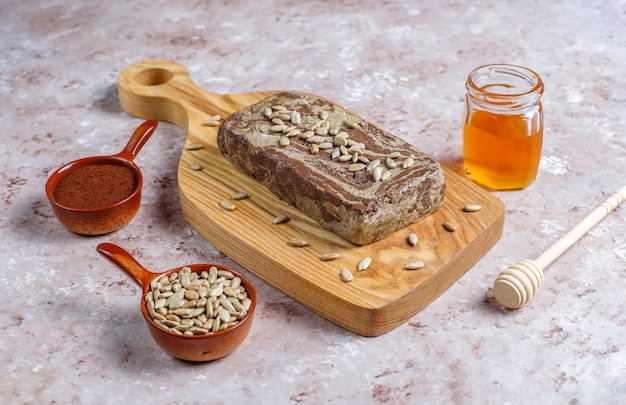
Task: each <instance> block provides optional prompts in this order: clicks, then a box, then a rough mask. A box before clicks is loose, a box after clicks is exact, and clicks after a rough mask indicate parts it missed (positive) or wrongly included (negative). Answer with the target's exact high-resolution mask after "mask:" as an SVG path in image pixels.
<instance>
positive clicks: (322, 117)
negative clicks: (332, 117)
mask: <svg viewBox="0 0 626 405" xmlns="http://www.w3.org/2000/svg"><path fill="white" fill-rule="evenodd" d="M320 118H321V119H323V120H325V119H326V118H328V111H322V112H320Z"/></svg>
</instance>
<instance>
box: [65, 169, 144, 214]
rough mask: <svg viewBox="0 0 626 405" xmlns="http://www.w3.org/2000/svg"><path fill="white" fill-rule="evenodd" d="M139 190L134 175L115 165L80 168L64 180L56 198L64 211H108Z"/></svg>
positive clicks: (128, 170)
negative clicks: (103, 208) (65, 208)
mask: <svg viewBox="0 0 626 405" xmlns="http://www.w3.org/2000/svg"><path fill="white" fill-rule="evenodd" d="M136 187H137V179H136V178H135V174H134V173H133V171H132V170H131V169H130V168H128V167H126V166H120V165H115V164H94V165H88V166H83V167H79V168H78V169H76V170H73V171H71V172H69V173H68V174H67V175H66V176H65V177H63V178H62V179H61V180H60V181H59V183H58V184H57V185H56V187H55V189H54V198H55V199H56V200H57V202H58V203H59V204H61V205H63V206H65V207H68V208H73V209H80V210H87V209H96V208H102V207H107V206H110V205H113V204H116V203H118V202H120V201H122V200H124V199H126V198H128V197H129V196H130V195H131V194H132V193H133V191H135V188H136Z"/></svg>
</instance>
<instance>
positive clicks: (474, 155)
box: [463, 65, 543, 190]
mask: <svg viewBox="0 0 626 405" xmlns="http://www.w3.org/2000/svg"><path fill="white" fill-rule="evenodd" d="M466 88H467V97H466V114H465V120H464V128H463V156H464V166H465V172H466V174H467V176H468V177H469V178H470V179H472V180H473V181H474V182H476V183H478V184H480V185H482V186H484V187H485V188H489V189H493V190H512V189H520V188H524V187H526V186H528V185H529V184H530V183H532V182H533V181H534V180H535V178H536V177H537V172H538V168H539V159H540V157H541V148H542V143H543V110H542V106H541V102H540V98H541V95H542V94H543V83H542V82H541V79H540V78H539V76H538V75H537V74H536V73H534V72H532V71H530V70H528V69H525V68H522V67H519V66H514V65H488V66H483V67H480V68H478V69H476V70H474V71H473V72H472V73H470V75H469V77H468V81H467V83H466Z"/></svg>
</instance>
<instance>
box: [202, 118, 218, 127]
mask: <svg viewBox="0 0 626 405" xmlns="http://www.w3.org/2000/svg"><path fill="white" fill-rule="evenodd" d="M219 124H220V122H219V120H216V119H213V118H208V119H206V120H204V122H203V123H202V126H204V127H216V126H218V125H219Z"/></svg>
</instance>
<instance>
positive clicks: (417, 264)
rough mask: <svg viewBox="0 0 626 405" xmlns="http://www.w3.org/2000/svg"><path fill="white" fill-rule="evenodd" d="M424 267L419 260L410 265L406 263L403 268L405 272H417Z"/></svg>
mask: <svg viewBox="0 0 626 405" xmlns="http://www.w3.org/2000/svg"><path fill="white" fill-rule="evenodd" d="M423 267H424V262H423V261H421V260H417V261H414V262H411V263H407V264H406V265H405V266H404V268H405V269H407V270H419V269H421V268H423Z"/></svg>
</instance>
